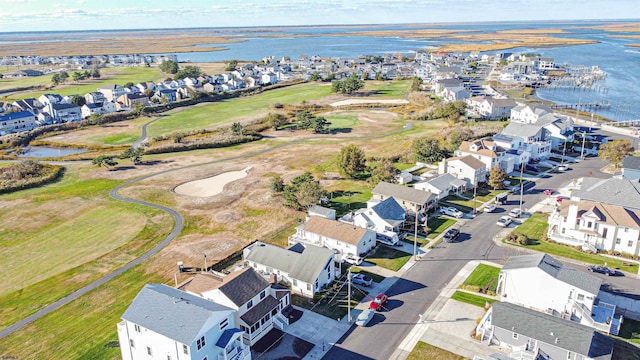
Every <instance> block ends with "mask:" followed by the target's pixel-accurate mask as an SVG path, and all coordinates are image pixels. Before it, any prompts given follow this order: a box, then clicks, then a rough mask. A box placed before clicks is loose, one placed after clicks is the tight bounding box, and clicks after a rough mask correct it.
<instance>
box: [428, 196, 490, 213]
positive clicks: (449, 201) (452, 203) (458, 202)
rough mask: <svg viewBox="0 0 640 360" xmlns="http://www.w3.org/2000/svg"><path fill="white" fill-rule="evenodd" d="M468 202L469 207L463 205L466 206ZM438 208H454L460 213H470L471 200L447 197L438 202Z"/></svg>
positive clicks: (471, 208) (471, 207)
mask: <svg viewBox="0 0 640 360" xmlns="http://www.w3.org/2000/svg"><path fill="white" fill-rule="evenodd" d="M469 201H470V202H471V204H470V205H471V206H467V205H463V204H467V203H468V202H469ZM478 204H480V202H478ZM438 207H440V208H443V207H454V208H456V209H458V210H460V211H462V212H465V213H470V212H472V211H473V200H467V199H463V198H461V197H459V196H456V195H449V196H447V197H446V198H444V199H442V200H440V201H438Z"/></svg>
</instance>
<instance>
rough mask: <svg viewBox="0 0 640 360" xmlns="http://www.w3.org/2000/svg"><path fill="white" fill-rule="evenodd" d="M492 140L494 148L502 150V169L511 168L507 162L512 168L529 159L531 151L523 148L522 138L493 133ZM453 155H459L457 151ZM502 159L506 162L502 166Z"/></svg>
mask: <svg viewBox="0 0 640 360" xmlns="http://www.w3.org/2000/svg"><path fill="white" fill-rule="evenodd" d="M492 140H493V142H494V143H495V145H496V150H497V149H501V150H503V152H502V153H501V154H500V156H501V157H502V158H503V160H501V161H500V162H501V165H500V168H501V169H504V170H505V171H506V170H508V169H509V168H511V166H510V164H509V163H513V168H512V169H519V168H520V166H521V165H522V164H528V163H529V160H530V159H531V153H530V152H529V151H528V150H526V149H525V147H524V140H523V139H521V138H519V137H515V136H508V135H504V134H495V135H493V137H492ZM455 155H456V156H459V155H458V153H455ZM460 155H464V152H462V153H461V154H460ZM481 160H482V159H481ZM502 161H506V162H507V163H506V164H504V167H503V165H502ZM508 173H509V172H507V174H508Z"/></svg>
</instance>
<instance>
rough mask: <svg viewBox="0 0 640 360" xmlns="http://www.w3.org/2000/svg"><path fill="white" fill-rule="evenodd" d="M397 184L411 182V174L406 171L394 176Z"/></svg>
mask: <svg viewBox="0 0 640 360" xmlns="http://www.w3.org/2000/svg"><path fill="white" fill-rule="evenodd" d="M396 180H397V181H398V184H408V183H410V182H412V181H413V174H412V173H410V172H408V171H401V172H400V173H399V174H397V175H396Z"/></svg>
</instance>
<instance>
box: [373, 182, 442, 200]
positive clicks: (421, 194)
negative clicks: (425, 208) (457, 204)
mask: <svg viewBox="0 0 640 360" xmlns="http://www.w3.org/2000/svg"><path fill="white" fill-rule="evenodd" d="M372 192H373V193H374V194H379V195H385V196H392V197H394V198H395V199H397V200H401V201H406V202H409V203H414V204H420V205H424V204H426V203H427V202H429V201H430V200H433V199H434V198H435V195H433V194H432V193H431V192H429V191H423V190H417V189H414V188H410V187H408V186H402V185H396V184H391V183H388V182H384V181H381V182H379V183H378V185H376V187H375V188H373V191H372Z"/></svg>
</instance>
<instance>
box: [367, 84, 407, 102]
mask: <svg viewBox="0 0 640 360" xmlns="http://www.w3.org/2000/svg"><path fill="white" fill-rule="evenodd" d="M410 87H411V80H398V81H365V85H364V89H362V90H360V91H364V92H367V91H370V92H373V93H374V94H375V95H379V96H381V97H390V98H404V96H405V93H406V92H408V91H409V88H410Z"/></svg>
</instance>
